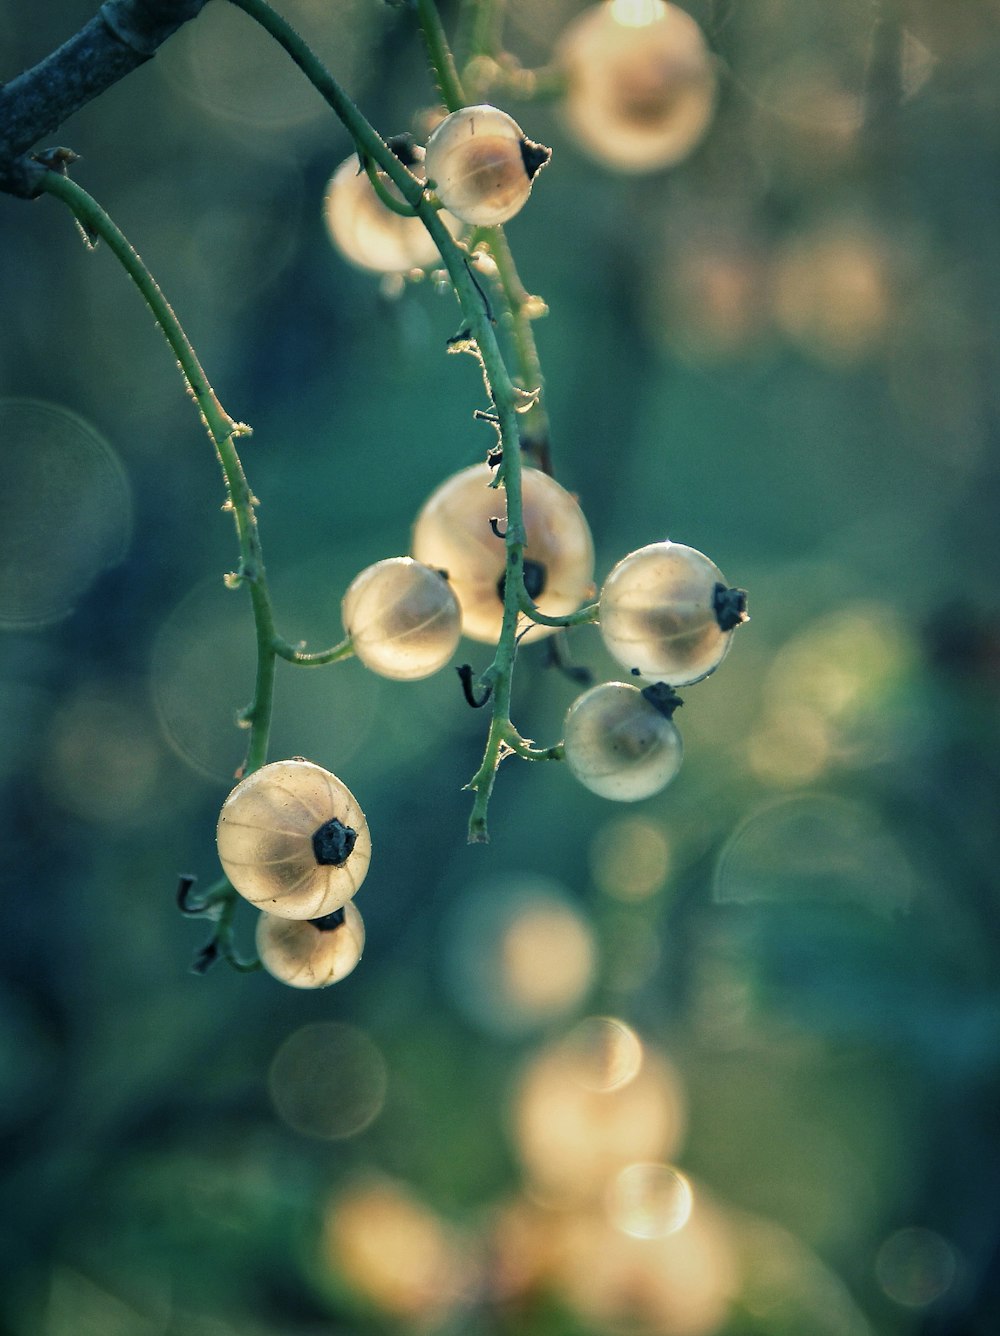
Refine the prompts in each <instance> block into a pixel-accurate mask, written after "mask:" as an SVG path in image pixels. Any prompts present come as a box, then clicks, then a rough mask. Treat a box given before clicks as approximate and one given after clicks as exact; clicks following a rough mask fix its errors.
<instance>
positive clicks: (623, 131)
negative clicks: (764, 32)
mask: <svg viewBox="0 0 1000 1336" xmlns="http://www.w3.org/2000/svg"><path fill="white" fill-rule="evenodd" d="M556 57H557V61H558V63H559V64H560V65H561V66H562V68H563V70H564V71H565V74H566V79H567V90H566V97H565V102H564V107H563V110H564V113H565V116H566V120H567V122H568V124H569V127H570V130H571V132H572V133H573V134H574V136H575V137H576V139H577V140H578V142H579V144H580V146H581V148H583V149H584V150H585V151H586V152H588V153H589V154H590V155H591V156H592V157H594V158H596V159H597V160H598V161H599V162H601V163H603V164H604V165H605V166H607V167H611V168H613V169H616V170H619V171H623V172H651V171H656V170H657V169H659V168H662V167H670V166H672V165H673V164H674V163H677V162H680V161H681V159H682V158H685V157H687V155H688V154H689V153H690V152H691V151H692V150H693V149H694V148H695V147H696V146H697V145H698V143H699V142H700V141H701V138H702V136H703V135H704V133H705V131H706V129H707V128H708V125H709V122H710V121H711V119H712V114H713V111H714V108H715V82H716V81H715V70H714V66H713V61H712V55H711V53H710V51H709V49H708V46H707V45H706V43H705V38H704V35H703V33H702V31H701V29H700V28H699V27H698V25H697V23H695V21H694V19H693V18H691V16H690V15H689V14H687V13H685V11H684V10H683V9H679V8H678V7H677V6H676V5H672V4H667V3H665V0H605V2H604V3H601V4H598V5H593V6H591V7H590V8H589V9H585V10H584V11H583V12H582V13H581V14H580V15H579V16H578V17H577V18H576V19H574V20H573V22H572V23H570V24H569V26H568V27H567V28H566V29H565V31H564V32H563V34H562V37H561V38H560V41H559V45H558V48H557V52H556Z"/></svg>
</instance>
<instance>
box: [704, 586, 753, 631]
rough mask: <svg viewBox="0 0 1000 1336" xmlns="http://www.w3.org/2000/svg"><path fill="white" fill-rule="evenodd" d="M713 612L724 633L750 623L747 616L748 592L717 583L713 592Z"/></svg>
mask: <svg viewBox="0 0 1000 1336" xmlns="http://www.w3.org/2000/svg"><path fill="white" fill-rule="evenodd" d="M712 610H713V612H714V613H715V620H716V621H717V622H718V623H719V626H720V628H721V629H722V630H723V631H731V630H732V629H733V627H734V626H739V625H740V623H741V622H745V621H749V617H748V616H747V591H746V590H745V589H729V588H727V587H726V585H724V584H719V583H716V586H715V588H714V590H713V591H712Z"/></svg>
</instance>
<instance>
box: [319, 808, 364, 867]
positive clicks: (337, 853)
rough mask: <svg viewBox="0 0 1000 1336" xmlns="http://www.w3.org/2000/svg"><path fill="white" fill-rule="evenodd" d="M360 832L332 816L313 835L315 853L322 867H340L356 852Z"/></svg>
mask: <svg viewBox="0 0 1000 1336" xmlns="http://www.w3.org/2000/svg"><path fill="white" fill-rule="evenodd" d="M357 841H358V832H357V831H356V830H352V829H351V827H350V826H345V825H344V823H343V822H342V821H338V820H337V818H336V817H335V816H332V817H331V818H330V820H329V821H324V823H323V824H322V826H320V828H319V829H318V830H317V831H315V832H314V834H313V853H314V854H315V856H316V862H317V863H319V864H320V866H321V867H340V865H341V863H346V862H347V860H348V859H349V858H350V856H351V854H352V853H353V852H354V846H355V844H357Z"/></svg>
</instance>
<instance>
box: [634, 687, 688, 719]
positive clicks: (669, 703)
mask: <svg viewBox="0 0 1000 1336" xmlns="http://www.w3.org/2000/svg"><path fill="white" fill-rule="evenodd" d="M642 694H643V696H644V698H645V699H646V700H648V701H649V703H650V705H652V707H653V709H654V710H659V712H660V714H662V715H663V717H664V719H672V718H673V717H674V711H675V710H676V709H678V708H679V707H680V706H681V705H683V704H684V702H683V701H682V700H681V698H680V696H678V694H677V692H676V691H675V690H674V689H673V687H668V686H667V684H666V682H654V683H653V684H652V686H648V687H643V689H642Z"/></svg>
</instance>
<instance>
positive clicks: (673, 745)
mask: <svg viewBox="0 0 1000 1336" xmlns="http://www.w3.org/2000/svg"><path fill="white" fill-rule="evenodd" d="M564 737H565V757H566V764H567V765H568V766H569V768H570V770H571V771H572V772H573V774H574V775H575V776H576V778H577V779H578V780H579V781H580V783H581V784H583V785H585V786H586V787H587V788H588V789H590V790H591V791H592V792H593V793H597V794H600V796H601V797H602V798H612V799H614V800H615V801H616V802H637V801H638V800H639V799H640V798H648V797H650V796H651V795H652V794H654V793H659V791H660V790H661V789H662V788H664V787H665V786H666V785H667V784H669V783H670V781H671V780H672V779H673V777H674V776H675V775H676V774H677V771H678V770H679V769H680V764H681V759H682V757H683V754H684V748H683V744H682V743H681V735H680V733H678V731H677V728H676V726H675V725H674V724H673V723H672V722H671V720H670V719H669V717H668V715H667V714H664V713H663V711H662V709H659V708H657V706H656V705H655V704H653V703H652V702H651V701H650V700H648V699H647V698H646V696H645V695H643V693H642V692H641V691H640V690H639V688H638V687H634V686H631V685H630V684H629V683H627V682H602V683H601V684H600V685H599V686H596V687H591V688H590V690H589V691H585V692H584V693H583V695H582V696H580V697H578V698H577V700H575V701H574V702H573V704H572V705H571V706H570V708H569V713H568V714H567V715H566V725H565V734H564Z"/></svg>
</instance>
